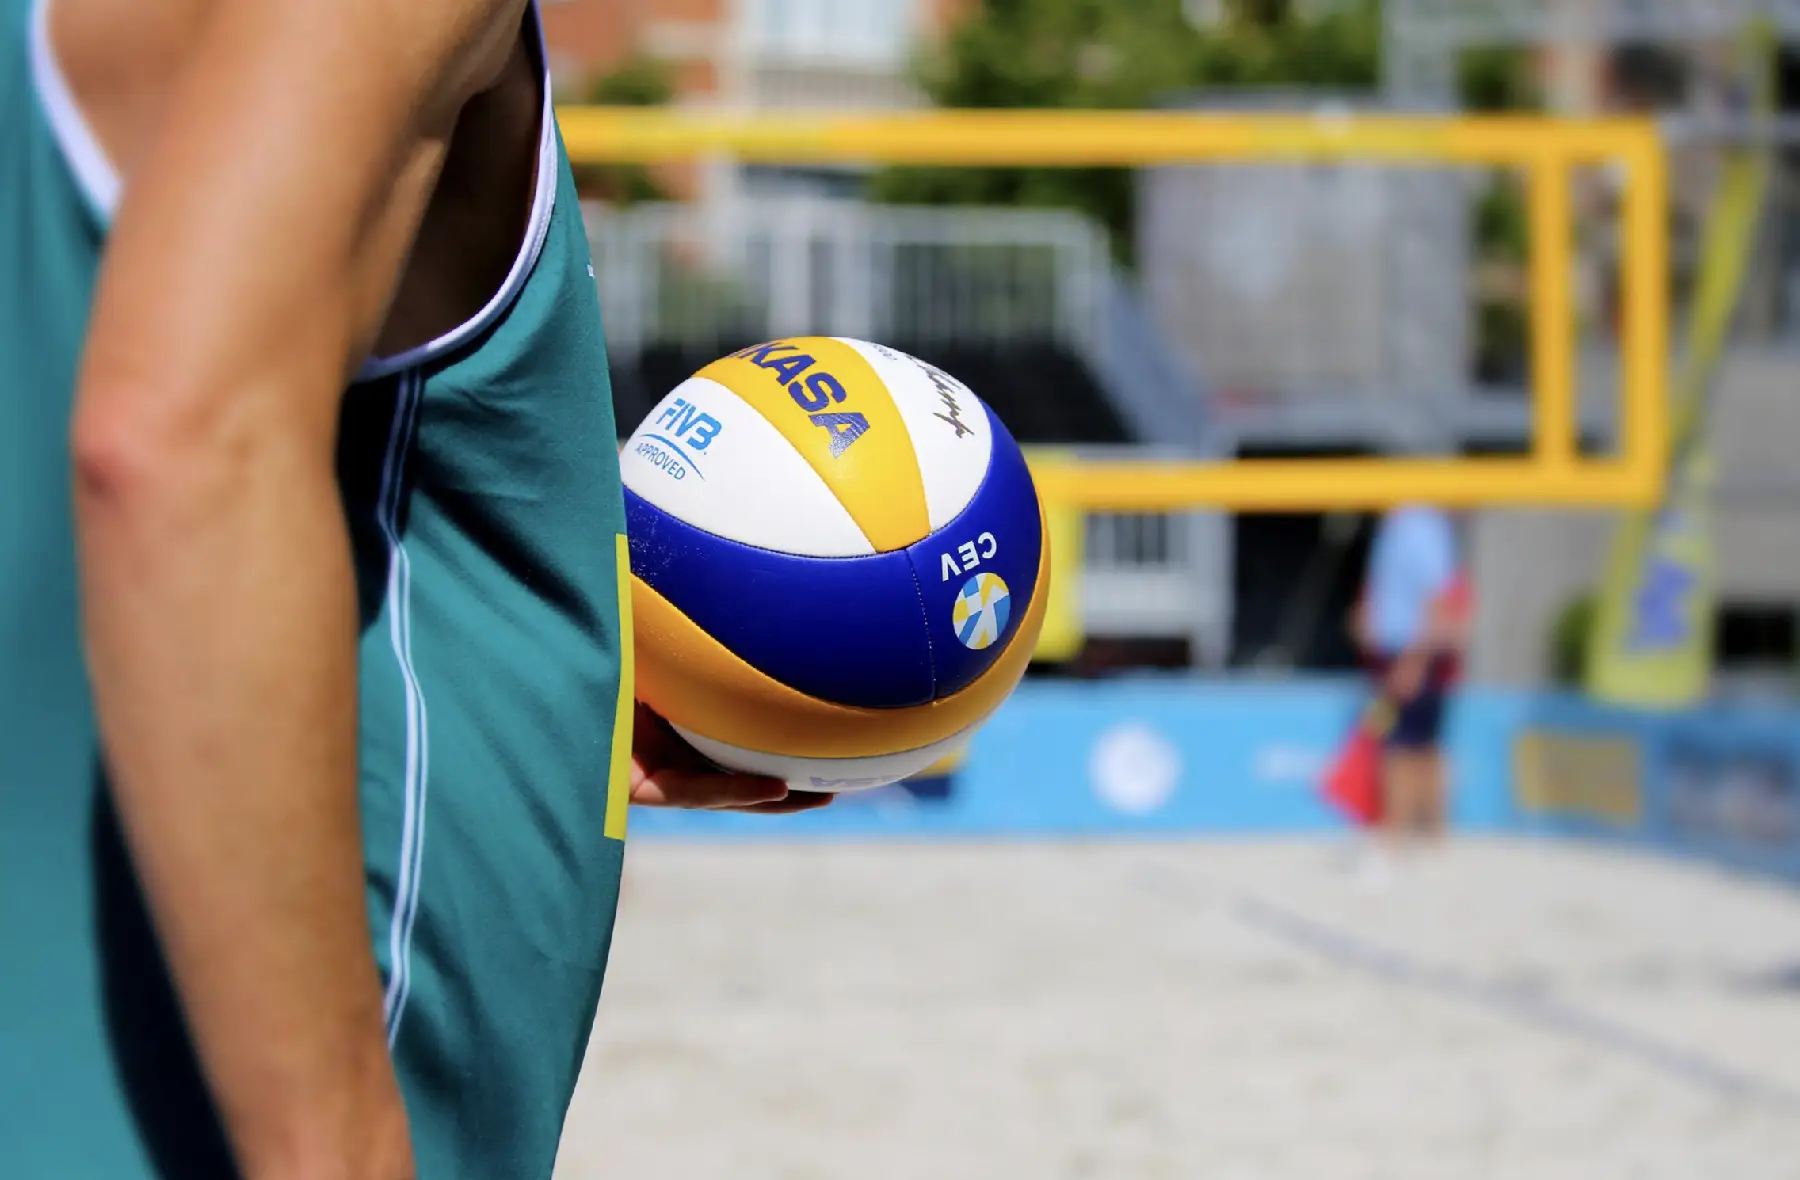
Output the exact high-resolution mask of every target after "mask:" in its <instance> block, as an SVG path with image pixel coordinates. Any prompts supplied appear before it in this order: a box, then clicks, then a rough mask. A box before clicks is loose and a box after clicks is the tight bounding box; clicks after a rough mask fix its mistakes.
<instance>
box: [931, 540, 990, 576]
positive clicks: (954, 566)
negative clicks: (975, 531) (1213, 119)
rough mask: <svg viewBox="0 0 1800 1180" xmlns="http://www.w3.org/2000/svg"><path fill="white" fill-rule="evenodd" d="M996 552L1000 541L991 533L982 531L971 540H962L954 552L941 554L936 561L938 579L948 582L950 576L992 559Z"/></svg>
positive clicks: (957, 574) (964, 572) (961, 573)
mask: <svg viewBox="0 0 1800 1180" xmlns="http://www.w3.org/2000/svg"><path fill="white" fill-rule="evenodd" d="M998 552H1000V542H999V541H998V540H997V539H996V538H995V537H994V534H992V533H983V534H981V535H980V536H979V537H976V538H975V539H974V540H973V541H964V542H963V543H962V544H961V545H958V546H957V547H956V551H955V553H953V554H952V553H945V554H943V555H942V560H940V561H939V562H938V573H939V574H940V577H939V578H938V581H940V582H948V581H949V580H950V579H951V578H955V577H960V576H962V575H963V574H966V573H968V572H969V571H970V570H972V569H975V568H976V567H977V566H979V565H980V564H981V563H982V562H984V561H992V560H994V555H995V554H996V553H998ZM958 559H960V561H959V560H958Z"/></svg>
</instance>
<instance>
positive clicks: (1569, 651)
mask: <svg viewBox="0 0 1800 1180" xmlns="http://www.w3.org/2000/svg"><path fill="white" fill-rule="evenodd" d="M1599 609H1600V608H1599V603H1598V601H1597V600H1596V599H1595V597H1594V595H1593V594H1592V593H1591V592H1590V593H1583V594H1578V595H1576V596H1575V597H1574V598H1572V599H1570V600H1569V601H1568V602H1567V603H1566V604H1564V606H1563V608H1562V610H1561V611H1559V612H1558V613H1557V616H1556V621H1555V622H1553V623H1552V624H1551V625H1550V653H1549V654H1550V682H1551V683H1552V684H1555V685H1558V686H1560V687H1563V688H1573V689H1579V688H1580V687H1581V686H1582V685H1584V684H1585V683H1587V662H1588V638H1589V636H1590V635H1591V634H1592V632H1593V629H1594V621H1595V618H1596V617H1597V615H1598V613H1599Z"/></svg>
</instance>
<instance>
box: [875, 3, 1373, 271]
mask: <svg viewBox="0 0 1800 1180" xmlns="http://www.w3.org/2000/svg"><path fill="white" fill-rule="evenodd" d="M1380 31H1381V26H1380V18H1379V11H1378V9H1377V6H1376V5H1375V3H1374V2H1373V0H1358V2H1356V3H1353V4H1351V5H1349V6H1348V7H1347V8H1345V9H1344V10H1341V11H1337V12H1333V13H1330V14H1328V15H1325V16H1322V17H1318V18H1314V19H1306V18H1302V17H1299V16H1296V15H1294V14H1293V13H1291V12H1290V10H1289V6H1288V5H1287V4H1286V3H1285V0H1238V2H1237V3H1235V4H1233V5H1232V6H1231V16H1230V17H1229V18H1228V19H1227V20H1226V21H1224V22H1223V23H1222V24H1220V25H1219V26H1217V27H1214V28H1204V29H1202V28H1195V27H1194V26H1193V25H1192V24H1190V23H1189V21H1188V20H1187V18H1186V17H1185V16H1184V15H1183V13H1182V6H1181V0H1130V3H1120V2H1119V0H983V2H982V3H981V4H980V5H979V6H978V7H977V8H976V9H975V10H974V11H973V12H972V13H971V14H970V15H969V17H968V18H966V19H965V20H964V21H963V22H962V23H961V24H960V25H958V26H957V27H956V28H955V29H954V30H952V31H951V33H950V35H949V37H948V38H947V39H946V40H945V42H944V44H943V45H942V46H941V48H940V49H939V50H938V51H937V53H935V54H934V55H932V56H930V57H928V58H926V59H925V60H923V61H921V62H920V63H919V66H918V71H917V72H918V77H919V81H920V84H921V85H922V86H923V88H924V90H925V92H926V93H927V94H928V95H929V96H930V97H931V99H932V101H933V102H935V103H936V104H937V105H938V106H941V107H974V108H989V109H992V108H1038V109H1042V108H1065V109H1086V110H1092V109H1098V110H1121V109H1138V108H1144V107H1150V106H1154V105H1156V104H1157V103H1159V102H1162V101H1164V100H1166V99H1167V98H1169V97H1170V96H1172V95H1179V94H1181V93H1183V92H1186V91H1191V90H1196V89H1202V88H1237V89H1249V88H1272V87H1284V86H1296V87H1314V88H1329V89H1334V90H1365V89H1370V88H1372V87H1373V86H1374V85H1375V84H1376V81H1377V80H1378V77H1379V74H1380V43H1381V37H1380ZM870 191H871V195H872V196H873V197H874V199H876V200H881V201H892V202H899V203H905V204H932V205H954V204H973V205H1012V206H1020V205H1024V206H1039V207H1043V206H1052V207H1060V208H1072V209H1076V210H1079V211H1080V212H1082V213H1085V214H1086V215H1087V216H1089V217H1091V218H1093V219H1094V220H1095V221H1097V222H1099V223H1100V224H1102V225H1104V226H1105V227H1106V228H1107V229H1108V231H1110V233H1111V236H1112V240H1113V243H1114V246H1115V249H1117V250H1118V252H1119V253H1120V256H1121V257H1128V255H1129V251H1130V246H1131V242H1132V230H1133V225H1132V214H1133V204H1134V202H1133V197H1132V183H1131V174H1130V172H1129V171H1127V170H1125V169H1119V168H1082V169H1066V168H1048V169H1020V168H896V169H888V170H886V171H883V172H880V173H877V174H876V175H875V177H874V178H873V179H872V181H871V189H870Z"/></svg>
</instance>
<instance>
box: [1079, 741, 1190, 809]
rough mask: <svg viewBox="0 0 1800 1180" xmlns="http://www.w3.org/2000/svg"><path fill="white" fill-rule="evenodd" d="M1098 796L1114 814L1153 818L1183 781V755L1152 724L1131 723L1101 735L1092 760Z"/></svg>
mask: <svg viewBox="0 0 1800 1180" xmlns="http://www.w3.org/2000/svg"><path fill="white" fill-rule="evenodd" d="M1088 778H1089V781H1091V782H1092V783H1093V787H1094V793H1095V794H1096V795H1098V796H1099V797H1100V798H1101V800H1102V801H1103V802H1105V803H1106V805H1107V806H1109V807H1111V808H1112V809H1113V810H1114V811H1119V812H1123V813H1124V814H1126V815H1149V814H1150V813H1152V812H1154V811H1157V810H1159V809H1160V808H1161V807H1162V806H1163V805H1164V804H1166V803H1167V802H1168V801H1169V797H1170V796H1172V795H1173V794H1174V793H1175V788H1176V786H1177V785H1178V784H1179V783H1180V782H1181V754H1180V752H1179V751H1177V750H1176V749H1175V746H1174V744H1173V743H1172V742H1170V741H1169V739H1167V738H1165V737H1163V736H1162V734H1160V733H1157V732H1156V731H1155V730H1154V729H1152V728H1150V727H1149V726H1148V725H1143V724H1140V723H1137V722H1127V723H1125V724H1123V725H1117V726H1114V727H1113V728H1112V729H1109V730H1107V731H1106V732H1105V733H1103V734H1101V735H1100V740H1099V741H1097V742H1095V743H1094V752H1093V754H1092V755H1091V756H1090V757H1089V758H1088Z"/></svg>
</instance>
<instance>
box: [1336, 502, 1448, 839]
mask: <svg viewBox="0 0 1800 1180" xmlns="http://www.w3.org/2000/svg"><path fill="white" fill-rule="evenodd" d="M1469 607H1470V599H1469V584H1468V579H1467V577H1466V576H1465V574H1464V572H1463V569H1462V563H1461V556H1460V552H1459V544H1458V538H1457V526H1456V522H1455V520H1454V519H1453V518H1452V517H1451V516H1450V515H1449V514H1448V513H1446V512H1443V511H1441V510H1439V509H1437V508H1432V507H1427V506H1424V505H1405V506H1403V507H1400V508H1397V509H1395V510H1394V511H1392V512H1390V513H1388V514H1387V515H1386V516H1384V517H1383V518H1382V519H1381V521H1380V523H1379V524H1378V526H1377V528H1376V532H1375V539H1374V542H1373V544H1372V545H1371V547H1370V550H1369V565H1368V573H1367V574H1366V576H1365V580H1364V584H1363V592H1362V595H1361V598H1360V599H1359V601H1358V604H1357V611H1356V617H1355V621H1354V627H1355V632H1356V638H1357V641H1358V645H1359V646H1360V648H1361V649H1362V652H1363V657H1364V661H1365V664H1366V666H1367V667H1368V668H1369V670H1370V674H1371V676H1372V677H1373V679H1374V690H1375V694H1376V698H1377V702H1378V708H1377V710H1376V712H1377V714H1378V715H1379V716H1380V718H1381V723H1380V730H1379V732H1380V737H1381V745H1382V753H1381V758H1380V763H1379V765H1380V780H1381V790H1380V829H1381V832H1382V834H1383V836H1384V837H1385V840H1384V842H1385V843H1386V844H1387V846H1388V847H1389V848H1390V849H1392V848H1397V847H1400V846H1402V845H1404V844H1406V843H1409V842H1411V841H1415V840H1425V839H1431V838H1435V837H1438V836H1441V835H1442V834H1443V833H1444V830H1445V826H1446V821H1447V816H1448V810H1449V808H1448V794H1449V787H1448V777H1449V776H1448V774H1447V772H1446V766H1445V760H1444V755H1443V748H1442V743H1443V729H1444V711H1445V705H1446V702H1447V699H1448V696H1449V693H1450V690H1451V687H1452V686H1453V684H1454V683H1455V681H1456V679H1457V677H1458V675H1459V674H1460V671H1461V665H1462V658H1463V652H1464V649H1465V647H1466V645H1467V630H1468V617H1469Z"/></svg>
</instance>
